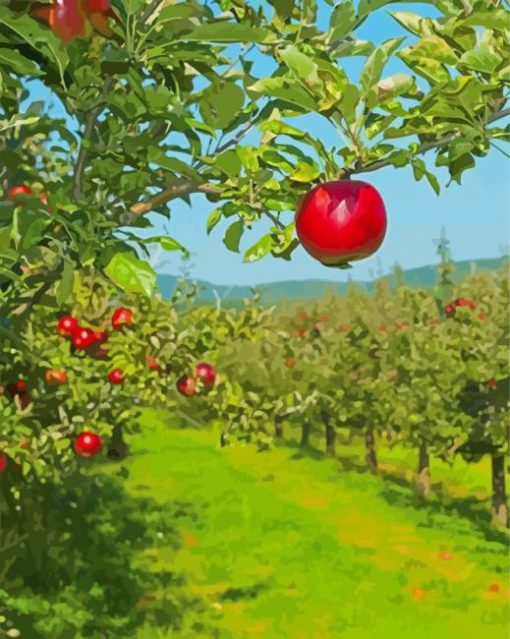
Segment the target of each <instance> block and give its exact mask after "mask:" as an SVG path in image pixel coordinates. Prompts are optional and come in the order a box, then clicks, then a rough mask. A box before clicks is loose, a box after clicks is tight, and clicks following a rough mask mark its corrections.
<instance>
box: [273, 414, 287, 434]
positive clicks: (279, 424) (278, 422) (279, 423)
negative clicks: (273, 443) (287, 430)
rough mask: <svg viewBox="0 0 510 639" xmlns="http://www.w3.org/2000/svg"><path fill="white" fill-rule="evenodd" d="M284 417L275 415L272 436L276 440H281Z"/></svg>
mask: <svg viewBox="0 0 510 639" xmlns="http://www.w3.org/2000/svg"><path fill="white" fill-rule="evenodd" d="M284 419H285V418H284V417H283V416H282V415H275V418H274V436H275V437H276V438H277V439H281V438H282V437H283V422H284Z"/></svg>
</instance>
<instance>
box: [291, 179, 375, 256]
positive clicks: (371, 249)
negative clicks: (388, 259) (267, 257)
mask: <svg viewBox="0 0 510 639" xmlns="http://www.w3.org/2000/svg"><path fill="white" fill-rule="evenodd" d="M296 232H297V235H298V237H299V239H300V241H301V244H302V245H303V247H304V248H305V250H306V251H307V252H308V253H310V255H312V257H315V259H317V260H319V261H320V262H322V263H323V264H325V265H326V266H343V265H345V264H347V263H348V262H351V261H355V260H362V259H364V258H365V257H368V256H369V255H372V254H373V253H375V252H376V251H377V249H378V248H379V247H380V246H381V244H382V241H383V239H384V235H385V233H386V209H385V207H384V202H383V200H382V198H381V196H380V195H379V193H378V191H377V190H376V189H375V188H374V187H373V186H371V185H370V184H367V183H366V182H361V181H357V180H339V181H336V182H326V183H324V184H320V185H319V186H316V187H315V188H313V189H312V190H311V191H309V192H308V193H307V194H306V195H305V196H304V198H303V199H302V200H301V202H300V204H299V206H298V209H297V211H296Z"/></svg>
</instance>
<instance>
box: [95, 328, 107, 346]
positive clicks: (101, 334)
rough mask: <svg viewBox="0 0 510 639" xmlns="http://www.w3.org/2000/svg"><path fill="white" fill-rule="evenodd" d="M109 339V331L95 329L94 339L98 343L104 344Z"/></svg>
mask: <svg viewBox="0 0 510 639" xmlns="http://www.w3.org/2000/svg"><path fill="white" fill-rule="evenodd" d="M107 339H108V331H94V341H95V342H96V344H98V345H99V344H104V343H105V342H106V340H107Z"/></svg>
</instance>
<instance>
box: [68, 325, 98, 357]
mask: <svg viewBox="0 0 510 639" xmlns="http://www.w3.org/2000/svg"><path fill="white" fill-rule="evenodd" d="M95 342H96V336H95V334H94V331H93V330H92V329H90V328H83V327H80V328H78V329H77V330H76V331H75V332H74V333H73V346H74V347H75V348H76V349H78V350H83V351H84V350H86V349H87V348H90V347H91V346H92V345H93V344H95Z"/></svg>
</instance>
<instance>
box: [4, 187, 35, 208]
mask: <svg viewBox="0 0 510 639" xmlns="http://www.w3.org/2000/svg"><path fill="white" fill-rule="evenodd" d="M18 195H32V189H31V188H30V187H28V186H25V185H24V184H20V185H18V186H13V187H12V189H10V191H9V192H8V193H7V199H8V200H14V198H15V197H17V196H18ZM22 204H23V202H14V205H15V206H21V205H22Z"/></svg>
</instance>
